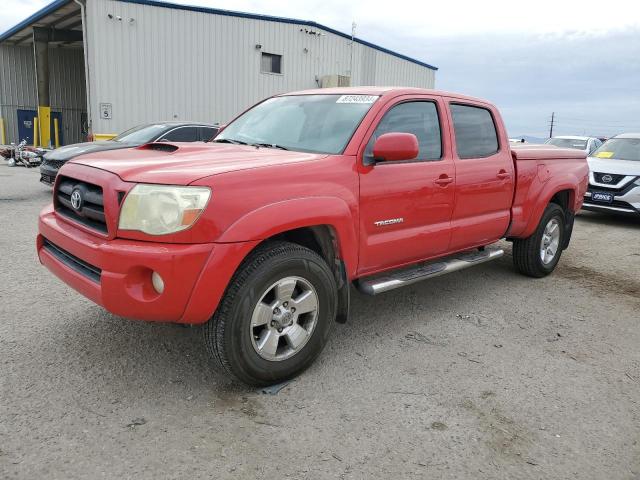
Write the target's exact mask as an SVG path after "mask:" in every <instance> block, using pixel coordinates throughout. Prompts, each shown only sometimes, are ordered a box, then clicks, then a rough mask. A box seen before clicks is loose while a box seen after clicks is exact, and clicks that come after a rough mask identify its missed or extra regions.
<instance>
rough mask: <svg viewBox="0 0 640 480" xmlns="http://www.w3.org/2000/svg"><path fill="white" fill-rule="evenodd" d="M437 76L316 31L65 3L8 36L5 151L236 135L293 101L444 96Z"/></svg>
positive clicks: (279, 21) (0, 111) (3, 68)
mask: <svg viewBox="0 0 640 480" xmlns="http://www.w3.org/2000/svg"><path fill="white" fill-rule="evenodd" d="M436 70H437V68H436V67H433V66H431V65H429V64H427V63H424V62H422V61H419V60H416V59H413V58H409V57H407V56H405V55H402V54H400V53H397V52H393V51H391V50H387V49H385V48H383V47H380V46H377V45H374V44H371V43H369V42H366V41H364V40H362V39H359V38H353V39H352V37H351V35H347V34H345V33H342V32H339V31H336V30H334V29H331V28H328V27H325V26H323V25H319V24H317V23H315V22H310V21H302V20H295V19H290V18H282V17H272V16H265V15H254V14H249V13H242V12H234V11H228V10H219V9H210V8H200V7H190V6H183V5H176V4H170V3H164V2H158V1H152V0H56V1H54V2H53V3H51V4H50V5H48V6H47V7H45V8H43V9H42V10H40V11H39V12H37V13H35V14H34V15H32V16H31V17H30V18H28V19H26V20H25V21H23V22H21V23H20V24H18V25H16V26H15V27H13V28H11V29H10V30H8V31H7V32H5V33H3V34H0V118H2V119H3V122H2V123H4V128H3V131H4V135H5V142H9V141H17V140H18V139H19V138H20V139H21V138H28V139H29V140H30V141H34V138H33V135H34V134H35V135H36V137H37V138H36V139H35V143H40V144H42V145H47V144H50V143H51V144H54V143H55V141H56V137H57V139H58V141H59V143H74V142H78V141H81V140H82V139H83V137H85V136H86V135H87V133H88V132H91V133H92V134H93V135H94V136H95V137H96V138H103V136H109V135H112V134H115V133H118V132H121V131H123V130H125V129H127V128H130V127H132V126H135V125H138V124H141V123H146V122H152V121H163V120H194V121H202V122H212V123H213V122H220V123H225V122H227V121H228V120H230V119H231V118H233V116H234V115H235V114H237V113H238V112H240V111H242V110H243V109H245V108H247V107H249V106H250V105H252V104H254V103H255V102H257V101H258V100H260V99H262V98H264V97H267V96H270V95H273V94H275V93H280V92H287V91H291V90H300V89H305V88H317V87H318V86H320V87H325V86H338V85H349V84H350V85H403V86H416V87H424V88H433V87H434V82H435V71H436ZM36 117H37V122H36V123H37V127H36V125H35V124H34V119H35V118H36ZM56 119H57V120H56ZM56 125H57V132H58V133H57V136H56ZM0 128H2V125H0ZM0 133H1V132H0ZM29 133H30V135H29ZM1 140H2V139H1V138H0V143H2V141H1Z"/></svg>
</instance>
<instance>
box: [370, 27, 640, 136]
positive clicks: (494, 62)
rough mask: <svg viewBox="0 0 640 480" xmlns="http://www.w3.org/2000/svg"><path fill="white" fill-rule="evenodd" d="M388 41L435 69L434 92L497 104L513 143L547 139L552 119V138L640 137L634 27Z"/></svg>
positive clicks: (638, 32) (639, 45)
mask: <svg viewBox="0 0 640 480" xmlns="http://www.w3.org/2000/svg"><path fill="white" fill-rule="evenodd" d="M379 33H380V35H381V36H380V39H382V35H384V33H383V32H379ZM385 38H386V40H387V46H389V47H390V48H400V47H404V48H405V51H406V52H407V53H408V54H409V55H413V56H416V57H424V58H428V59H429V61H431V62H433V63H434V64H435V65H437V66H438V67H440V70H439V71H438V72H437V74H436V86H437V87H438V88H441V89H445V90H451V91H457V92H462V93H466V94H469V95H475V96H478V97H481V98H486V99H488V100H491V101H493V102H495V103H496V104H497V105H498V106H499V107H500V108H501V110H502V113H503V116H504V119H505V122H506V123H507V127H508V129H509V131H510V132H511V133H512V134H514V135H521V134H531V135H542V134H544V133H545V132H547V131H548V121H549V118H550V116H551V112H556V117H557V129H556V133H557V134H572V133H575V134H578V133H579V134H582V133H583V132H585V133H587V134H588V133H592V134H597V135H612V134H615V133H618V132H620V131H625V130H627V131H628V130H635V131H640V62H638V61H637V60H636V59H638V58H640V28H639V27H626V28H623V29H619V30H612V31H608V32H595V33H584V32H566V33H554V34H540V35H533V34H529V35H522V34H519V35H516V34H488V35H482V36H475V35H474V36H456V37H451V36H448V37H443V38H430V39H426V40H425V39H418V38H414V39H410V40H409V41H408V42H404V41H403V42H402V43H400V42H397V41H396V40H395V39H393V38H392V37H391V36H389V35H386V36H385ZM376 40H378V39H376ZM394 43H395V45H394Z"/></svg>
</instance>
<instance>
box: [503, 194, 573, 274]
mask: <svg viewBox="0 0 640 480" xmlns="http://www.w3.org/2000/svg"><path fill="white" fill-rule="evenodd" d="M565 225H566V216H565V213H564V210H563V209H562V207H560V206H559V205H557V204H555V203H550V204H549V205H548V206H547V208H546V209H545V211H544V214H543V215H542V218H541V219H540V223H539V224H538V227H537V228H536V231H535V232H534V233H533V235H531V236H530V237H528V238H524V239H520V238H516V239H514V240H513V264H514V266H515V267H516V269H517V270H518V271H519V272H520V273H522V274H524V275H527V276H529V277H534V278H542V277H546V276H547V275H549V274H550V273H551V272H553V270H554V269H555V268H556V265H558V262H559V261H560V256H561V255H562V246H563V245H564V237H565V234H566V229H565Z"/></svg>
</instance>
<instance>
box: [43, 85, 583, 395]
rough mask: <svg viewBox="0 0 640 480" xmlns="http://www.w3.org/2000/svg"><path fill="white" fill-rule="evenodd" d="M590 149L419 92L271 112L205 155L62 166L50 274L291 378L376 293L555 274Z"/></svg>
mask: <svg viewBox="0 0 640 480" xmlns="http://www.w3.org/2000/svg"><path fill="white" fill-rule="evenodd" d="M588 177H589V172H588V166H587V162H586V158H585V153H584V152H581V151H577V150H571V149H561V148H557V147H553V146H529V147H528V146H527V145H523V146H522V147H519V148H515V147H510V146H509V140H508V137H507V133H506V130H505V127H504V124H503V122H502V119H501V117H500V113H499V112H498V110H497V109H496V107H495V106H493V105H492V104H490V103H488V102H486V101H483V100H479V99H476V98H471V97H468V96H463V95H458V94H452V93H446V92H441V91H436V90H423V89H415V88H374V87H366V88H365V87H362V88H355V87H354V88H344V89H319V90H309V91H302V92H295V93H290V94H286V95H278V96H274V97H272V98H268V99H266V100H264V101H262V102H260V103H258V104H257V105H255V106H254V107H253V108H250V109H249V110H247V111H245V112H244V113H242V114H240V115H239V116H238V117H237V118H236V119H235V120H233V121H232V122H230V123H229V124H228V125H227V126H226V127H225V128H224V129H223V131H222V132H221V133H220V134H219V135H218V136H217V137H216V139H215V141H213V142H211V143H208V144H189V143H149V144H146V145H143V146H140V147H137V148H132V149H128V150H115V151H104V152H96V153H92V154H88V155H83V156H80V157H76V158H74V159H73V160H71V161H69V162H68V163H66V164H65V165H64V166H63V167H62V169H61V170H60V173H59V175H58V176H57V178H56V180H55V185H54V189H53V203H52V204H51V205H50V206H48V207H46V208H45V209H44V210H43V211H42V213H41V214H40V218H39V234H38V238H37V251H38V256H39V259H40V261H41V262H42V264H44V265H45V266H46V267H47V268H48V269H49V270H51V271H52V272H53V273H54V274H55V275H57V276H58V277H59V278H60V279H62V280H63V281H64V282H66V283H67V284H69V285H70V286H71V287H73V288H74V289H76V290H77V291H78V292H80V293H81V294H83V295H85V296H86V297H88V298H89V299H91V300H92V301H94V302H95V303H97V304H99V305H101V306H103V307H104V308H106V309H107V310H108V311H110V312H112V313H113V314H115V315H120V316H123V317H128V318H134V319H140V320H147V321H159V322H177V323H183V324H192V325H197V324H203V331H204V341H205V343H206V346H207V349H208V351H209V353H210V356H211V359H212V362H213V363H214V364H215V365H216V366H217V367H218V368H219V369H220V370H222V371H223V372H225V373H227V374H229V375H231V376H232V377H233V378H235V379H236V380H239V381H242V382H245V383H247V384H253V385H267V384H273V383H277V382H281V381H284V380H286V379H288V378H291V377H292V376H294V375H296V374H298V373H300V372H301V371H303V370H304V369H305V368H307V367H308V366H309V365H310V364H311V363H312V362H313V360H314V359H315V358H316V357H317V356H318V355H319V354H320V352H321V350H322V348H323V347H324V345H325V343H326V342H327V339H328V337H329V333H330V331H331V328H332V325H333V324H334V323H335V322H336V321H338V322H344V321H346V320H347V317H348V315H349V300H350V294H351V291H352V289H351V286H352V285H353V286H355V287H356V288H357V289H358V290H359V291H360V292H362V293H363V294H366V295H378V294H381V293H383V292H386V291H389V290H391V289H394V288H398V287H402V286H406V285H410V284H413V283H414V282H417V281H421V280H425V279H429V278H433V277H436V276H439V275H443V274H447V273H450V272H454V271H458V270H461V269H464V268H468V267H471V266H474V265H479V264H481V263H484V262H488V261H491V260H494V259H496V258H499V257H500V256H502V255H503V254H504V251H503V250H502V249H501V248H499V247H496V246H492V244H494V243H495V242H497V241H499V240H501V239H507V240H509V241H512V242H513V261H514V264H515V268H516V269H517V270H518V271H520V272H522V273H523V274H525V275H528V276H531V277H543V276H545V275H548V274H550V273H551V272H552V271H553V270H554V268H555V267H556V265H557V264H558V261H559V260H560V256H561V254H562V251H563V250H564V249H566V248H567V246H568V245H569V239H570V237H571V232H572V227H573V220H574V215H575V213H576V212H577V211H578V210H579V209H580V207H581V206H582V202H583V198H584V195H585V192H586V191H587V184H588Z"/></svg>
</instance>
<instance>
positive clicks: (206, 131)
mask: <svg viewBox="0 0 640 480" xmlns="http://www.w3.org/2000/svg"><path fill="white" fill-rule="evenodd" d="M217 134H218V129H217V128H212V127H200V140H202V141H203V142H208V141H210V140H213V137H215V136H216V135H217Z"/></svg>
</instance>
